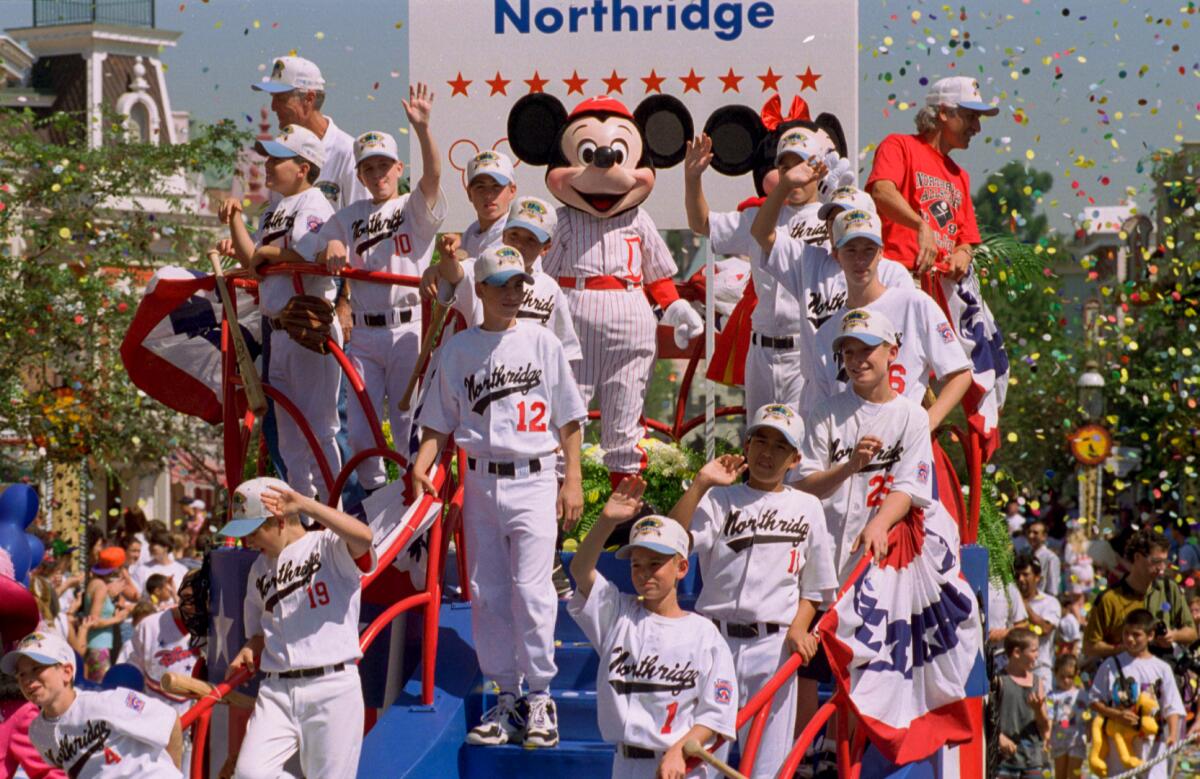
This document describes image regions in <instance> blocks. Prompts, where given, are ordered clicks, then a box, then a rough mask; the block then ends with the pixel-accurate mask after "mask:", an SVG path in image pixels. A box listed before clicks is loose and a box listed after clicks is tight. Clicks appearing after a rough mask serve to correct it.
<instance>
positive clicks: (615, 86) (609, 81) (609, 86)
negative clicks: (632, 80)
mask: <svg viewBox="0 0 1200 779" xmlns="http://www.w3.org/2000/svg"><path fill="white" fill-rule="evenodd" d="M600 80H601V81H603V82H604V89H605V91H606V92H608V94H610V95H611V94H613V93H616V94H618V95H623V94H625V91H624V90H623V89H621V85H622V84H624V83H625V82H626V81H628V80H629V79H627V78H621V77H620V76H618V75H617V70H616V68H613V72H612V75H611V76H609V77H608V78H602V79H600Z"/></svg>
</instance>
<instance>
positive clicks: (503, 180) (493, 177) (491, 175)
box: [467, 170, 512, 187]
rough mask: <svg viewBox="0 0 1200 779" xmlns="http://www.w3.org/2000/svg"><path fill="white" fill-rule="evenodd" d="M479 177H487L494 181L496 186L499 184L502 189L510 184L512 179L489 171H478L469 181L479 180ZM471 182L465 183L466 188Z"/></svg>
mask: <svg viewBox="0 0 1200 779" xmlns="http://www.w3.org/2000/svg"><path fill="white" fill-rule="evenodd" d="M480 176H487V177H488V178H490V179H491V180H492V181H495V182H496V183H497V184H499V185H500V186H502V187H507V186H508V185H509V184H511V183H512V179H510V178H508V177H507V176H505V175H503V174H501V173H496V172H495V171H491V170H481V171H479V172H478V173H476V174H475V175H474V176H472V177H471V181H474V180H475V179H477V178H479V177H480ZM471 181H468V182H467V186H468V187H469V186H471Z"/></svg>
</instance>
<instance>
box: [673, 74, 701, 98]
mask: <svg viewBox="0 0 1200 779" xmlns="http://www.w3.org/2000/svg"><path fill="white" fill-rule="evenodd" d="M679 80H680V81H682V82H683V93H684V94H685V95H686V94H687V93H688V92H695V93H696V94H700V82H701V81H703V80H704V76H697V75H696V69H695V68H689V69H688V74H687V75H686V76H680V77H679Z"/></svg>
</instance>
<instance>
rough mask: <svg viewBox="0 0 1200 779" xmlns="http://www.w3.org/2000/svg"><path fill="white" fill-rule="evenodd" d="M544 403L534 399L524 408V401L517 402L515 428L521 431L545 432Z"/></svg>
mask: <svg viewBox="0 0 1200 779" xmlns="http://www.w3.org/2000/svg"><path fill="white" fill-rule="evenodd" d="M545 419H546V404H545V403H543V402H542V401H540V400H535V401H533V402H532V403H530V404H529V408H528V409H526V408H525V401H523V400H522V401H521V402H520V403H518V404H517V430H518V431H519V432H522V433H544V432H546V422H545Z"/></svg>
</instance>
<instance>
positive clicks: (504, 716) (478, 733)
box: [466, 692, 525, 746]
mask: <svg viewBox="0 0 1200 779" xmlns="http://www.w3.org/2000/svg"><path fill="white" fill-rule="evenodd" d="M524 732H525V720H524V718H522V717H521V714H520V712H519V711H518V710H517V696H515V695H513V694H512V693H510V692H502V693H500V696H499V697H498V698H496V705H495V706H493V707H492V708H490V709H488V710H487V711H486V712H484V714H483V718H482V719H481V720H480V721H479V724H478V725H476V726H475V727H473V728H471V730H470V731H469V732H468V733H467V739H466V741H467V743H468V744H475V745H476V746H497V745H499V744H507V743H509V742H515V741H519V740H520V739H521V737H522V735H523V734H524Z"/></svg>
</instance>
